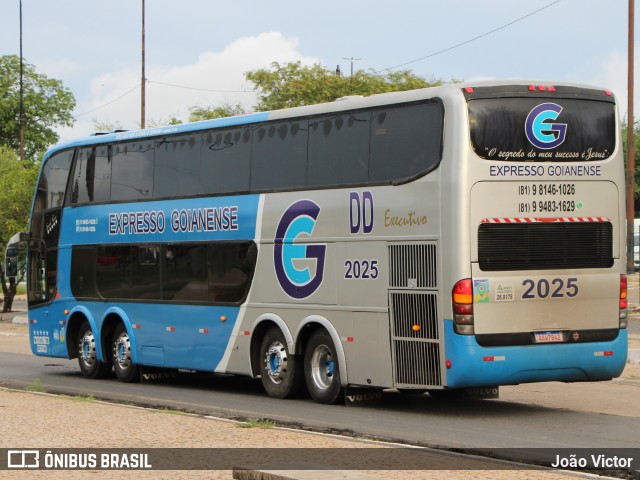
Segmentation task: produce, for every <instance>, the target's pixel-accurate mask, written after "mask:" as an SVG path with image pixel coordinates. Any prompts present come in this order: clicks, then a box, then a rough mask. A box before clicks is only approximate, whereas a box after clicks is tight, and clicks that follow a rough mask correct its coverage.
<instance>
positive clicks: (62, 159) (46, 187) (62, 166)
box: [34, 150, 73, 211]
mask: <svg viewBox="0 0 640 480" xmlns="http://www.w3.org/2000/svg"><path fill="white" fill-rule="evenodd" d="M72 159H73V150H66V151H64V152H60V153H57V154H55V155H53V156H52V157H50V158H48V159H47V160H46V162H45V164H44V167H43V168H42V173H41V174H40V182H39V183H38V191H37V192H36V201H35V204H34V210H35V211H40V210H46V209H49V208H53V207H61V206H62V203H63V202H64V194H65V191H66V189H67V180H68V178H69V169H70V168H71V160H72Z"/></svg>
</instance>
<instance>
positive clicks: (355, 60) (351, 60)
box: [342, 57, 362, 77]
mask: <svg viewBox="0 0 640 480" xmlns="http://www.w3.org/2000/svg"><path fill="white" fill-rule="evenodd" d="M342 58H343V59H344V60H349V61H350V62H351V76H352V77H353V62H357V61H358V60H362V59H361V58H355V57H348V58H347V57H342Z"/></svg>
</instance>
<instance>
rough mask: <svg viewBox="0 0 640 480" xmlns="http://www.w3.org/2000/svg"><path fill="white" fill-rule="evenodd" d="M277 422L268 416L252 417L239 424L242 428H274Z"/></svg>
mask: <svg viewBox="0 0 640 480" xmlns="http://www.w3.org/2000/svg"><path fill="white" fill-rule="evenodd" d="M275 425H276V422H274V421H273V420H269V419H267V418H252V419H251V420H249V421H248V422H243V423H241V424H239V425H238V427H240V428H273V427H275Z"/></svg>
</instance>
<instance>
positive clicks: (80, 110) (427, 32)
mask: <svg viewBox="0 0 640 480" xmlns="http://www.w3.org/2000/svg"><path fill="white" fill-rule="evenodd" d="M19 4H20V1H19V0H2V15H1V16H0V55H18V54H19V51H20V50H19V49H20V43H19V38H20V35H19V25H20V22H19ZM627 13H628V2H627V1H626V0H607V1H603V0H534V1H526V2H525V1H514V0H480V1H479V0H446V1H443V0H440V1H436V0H395V1H393V2H390V1H382V0H367V1H364V0H340V1H337V0H322V1H321V2H299V1H293V0H271V1H265V0H234V1H233V2H220V1H214V0H180V1H176V0H146V4H145V32H146V39H145V52H146V60H145V65H146V75H145V76H146V79H147V82H146V118H147V126H149V124H162V123H163V122H166V121H168V119H169V118H170V117H172V116H174V117H177V118H179V119H181V120H183V121H186V120H187V118H188V116H189V109H190V108H191V107H194V106H211V107H215V106H219V105H221V104H224V103H228V104H233V105H235V104H237V103H239V104H241V105H242V106H243V107H244V108H245V109H246V110H247V111H251V110H252V106H253V105H255V104H256V94H255V92H254V90H253V85H252V84H251V83H250V82H247V81H246V80H245V76H244V74H245V73H246V72H248V71H251V70H256V69H259V68H268V67H269V66H270V64H271V63H272V62H280V63H284V62H290V61H300V62H302V63H303V64H307V65H311V64H314V63H320V64H322V65H324V66H325V67H327V68H329V69H332V70H334V69H335V68H336V66H337V65H340V68H341V70H342V72H343V74H347V75H348V74H349V70H350V68H351V61H350V60H348V59H350V58H355V59H358V60H355V61H354V62H353V65H354V68H355V69H356V70H358V69H362V70H367V71H371V70H373V71H377V72H384V71H385V70H393V69H394V67H396V66H398V65H401V64H405V65H404V66H402V67H399V68H401V69H410V70H412V71H413V72H414V73H415V74H417V75H420V76H422V77H424V78H427V79H428V80H436V79H439V80H444V81H451V80H476V79H494V78H495V79H528V80H539V81H543V80H544V81H548V82H551V83H553V82H554V81H556V82H562V81H567V82H577V83H586V84H592V85H596V86H602V87H605V88H607V89H610V90H612V91H613V92H614V93H615V94H616V96H617V97H618V101H619V105H620V107H619V108H620V112H621V115H623V116H624V115H626V110H627V107H626V102H627V39H628V37H627V30H628V20H627ZM22 15H23V56H24V58H25V61H26V62H27V63H29V64H31V65H34V66H35V68H36V71H38V72H39V73H44V74H45V75H47V76H49V77H51V78H57V79H59V80H62V82H63V84H64V86H65V87H67V88H69V89H70V90H71V91H72V92H73V94H74V96H75V98H76V100H77V106H76V109H75V111H74V116H75V118H76V123H75V125H74V126H73V127H72V128H61V129H59V130H58V133H59V134H60V137H61V140H70V139H73V138H75V137H82V136H86V135H88V134H90V133H91V132H93V131H95V130H96V123H97V122H100V123H104V124H109V125H116V124H117V125H119V126H120V127H122V128H125V129H136V128H139V126H140V109H141V107H140V103H141V102H140V97H141V93H140V92H141V89H140V84H141V78H142V75H141V64H142V62H141V25H142V0H56V1H51V0H22ZM637 16H638V15H636V22H635V25H636V30H637V29H638V26H637V25H638V21H637ZM636 38H637V39H640V31H638V33H637V34H636ZM639 41H640V40H639ZM637 44H638V42H636V47H635V49H636V51H640V48H638V46H637ZM425 57H426V58H425ZM418 59H421V60H418ZM415 60H417V61H415ZM407 62H410V63H407ZM638 63H639V60H636V72H637V71H638ZM635 76H636V78H638V77H639V75H638V74H637V73H636V75H635ZM639 81H640V79H639ZM637 97H638V95H635V98H636V100H639V101H640V99H638V98H637ZM639 107H640V103H639V104H637V105H635V106H634V111H636V112H639V113H640V110H639Z"/></svg>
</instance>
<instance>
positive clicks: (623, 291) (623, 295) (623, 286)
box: [620, 274, 629, 328]
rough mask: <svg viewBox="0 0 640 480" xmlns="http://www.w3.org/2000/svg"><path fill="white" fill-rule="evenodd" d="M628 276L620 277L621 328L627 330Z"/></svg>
mask: <svg viewBox="0 0 640 480" xmlns="http://www.w3.org/2000/svg"><path fill="white" fill-rule="evenodd" d="M627 305H628V302H627V276H626V275H625V274H621V275H620V328H627V325H628V323H629V321H628V319H627V316H628V314H627Z"/></svg>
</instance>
